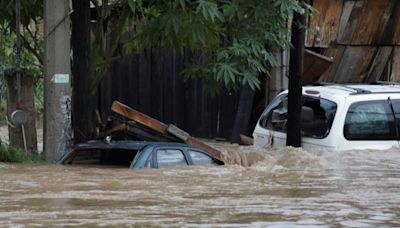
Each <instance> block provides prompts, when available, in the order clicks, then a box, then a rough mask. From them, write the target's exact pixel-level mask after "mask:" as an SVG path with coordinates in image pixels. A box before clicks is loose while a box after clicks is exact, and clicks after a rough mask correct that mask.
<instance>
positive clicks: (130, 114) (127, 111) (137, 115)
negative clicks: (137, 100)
mask: <svg viewBox="0 0 400 228" xmlns="http://www.w3.org/2000/svg"><path fill="white" fill-rule="evenodd" d="M111 110H112V111H114V112H115V113H118V114H119V115H122V116H124V117H126V118H128V119H131V120H133V121H135V122H137V123H139V124H142V125H144V126H146V127H148V128H150V129H152V130H154V131H156V132H158V133H161V134H168V133H173V132H174V131H171V132H168V125H166V124H164V123H162V122H160V121H158V120H156V119H153V118H151V117H149V116H147V115H145V114H143V113H141V112H138V111H136V110H134V109H132V108H130V107H128V106H126V105H124V104H122V103H120V102H118V101H114V102H113V104H112V106H111ZM174 129H175V131H177V130H176V129H179V128H177V127H176V126H175V127H174ZM181 131H182V130H181ZM176 136H177V138H180V135H176ZM186 137H187V140H186V141H184V142H185V143H186V144H189V145H192V146H196V147H198V148H200V149H203V150H205V151H207V152H208V153H210V154H211V155H213V156H215V157H216V158H219V159H221V156H222V155H221V152H220V151H219V150H217V149H216V148H214V147H211V146H209V145H207V144H205V143H203V142H201V141H200V140H198V139H196V138H194V137H192V136H186Z"/></svg>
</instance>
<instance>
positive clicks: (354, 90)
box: [303, 83, 400, 97]
mask: <svg viewBox="0 0 400 228" xmlns="http://www.w3.org/2000/svg"><path fill="white" fill-rule="evenodd" d="M315 91H316V92H318V93H320V94H322V95H323V94H329V95H331V96H341V97H348V96H353V95H367V94H377V93H399V94H400V85H399V84H389V83H385V84H334V83H319V84H316V85H313V86H304V87H303V93H304V94H313V92H315Z"/></svg>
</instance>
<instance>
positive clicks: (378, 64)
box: [364, 47, 393, 82]
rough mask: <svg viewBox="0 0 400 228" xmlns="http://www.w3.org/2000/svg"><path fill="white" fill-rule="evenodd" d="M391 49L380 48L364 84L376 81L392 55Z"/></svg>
mask: <svg viewBox="0 0 400 228" xmlns="http://www.w3.org/2000/svg"><path fill="white" fill-rule="evenodd" d="M392 51H393V47H380V48H379V50H378V52H377V54H376V56H375V58H374V61H373V62H372V64H371V67H370V69H369V72H368V75H367V78H366V79H365V80H364V82H372V81H378V80H379V79H380V77H381V76H382V73H383V71H384V70H385V67H386V65H387V63H388V61H389V58H390V56H391V54H392Z"/></svg>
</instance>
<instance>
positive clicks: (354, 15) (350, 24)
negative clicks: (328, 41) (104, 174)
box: [338, 1, 364, 44]
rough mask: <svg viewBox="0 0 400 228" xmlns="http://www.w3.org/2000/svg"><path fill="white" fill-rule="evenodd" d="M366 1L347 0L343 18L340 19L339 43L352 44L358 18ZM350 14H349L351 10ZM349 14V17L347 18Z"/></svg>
mask: <svg viewBox="0 0 400 228" xmlns="http://www.w3.org/2000/svg"><path fill="white" fill-rule="evenodd" d="M363 6H364V1H346V2H345V5H344V10H343V14H342V18H341V19H340V28H339V32H340V34H339V37H338V44H351V41H352V39H353V35H354V34H355V33H356V30H357V25H358V20H359V19H360V15H361V14H362V10H363ZM350 10H351V13H350V15H349V16H348V13H349V11H350ZM347 16H348V19H347V20H346V18H347Z"/></svg>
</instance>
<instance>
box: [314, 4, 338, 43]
mask: <svg viewBox="0 0 400 228" xmlns="http://www.w3.org/2000/svg"><path fill="white" fill-rule="evenodd" d="M313 6H314V8H316V9H317V10H318V11H319V13H317V15H315V17H314V18H312V19H311V21H310V28H311V29H312V30H314V31H310V32H308V35H307V40H306V45H307V46H313V47H325V48H326V47H328V46H329V45H330V44H331V43H332V42H335V41H336V40H337V34H338V30H339V22H340V15H341V14H342V10H343V0H334V1H327V0H316V1H314V4H313Z"/></svg>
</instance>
